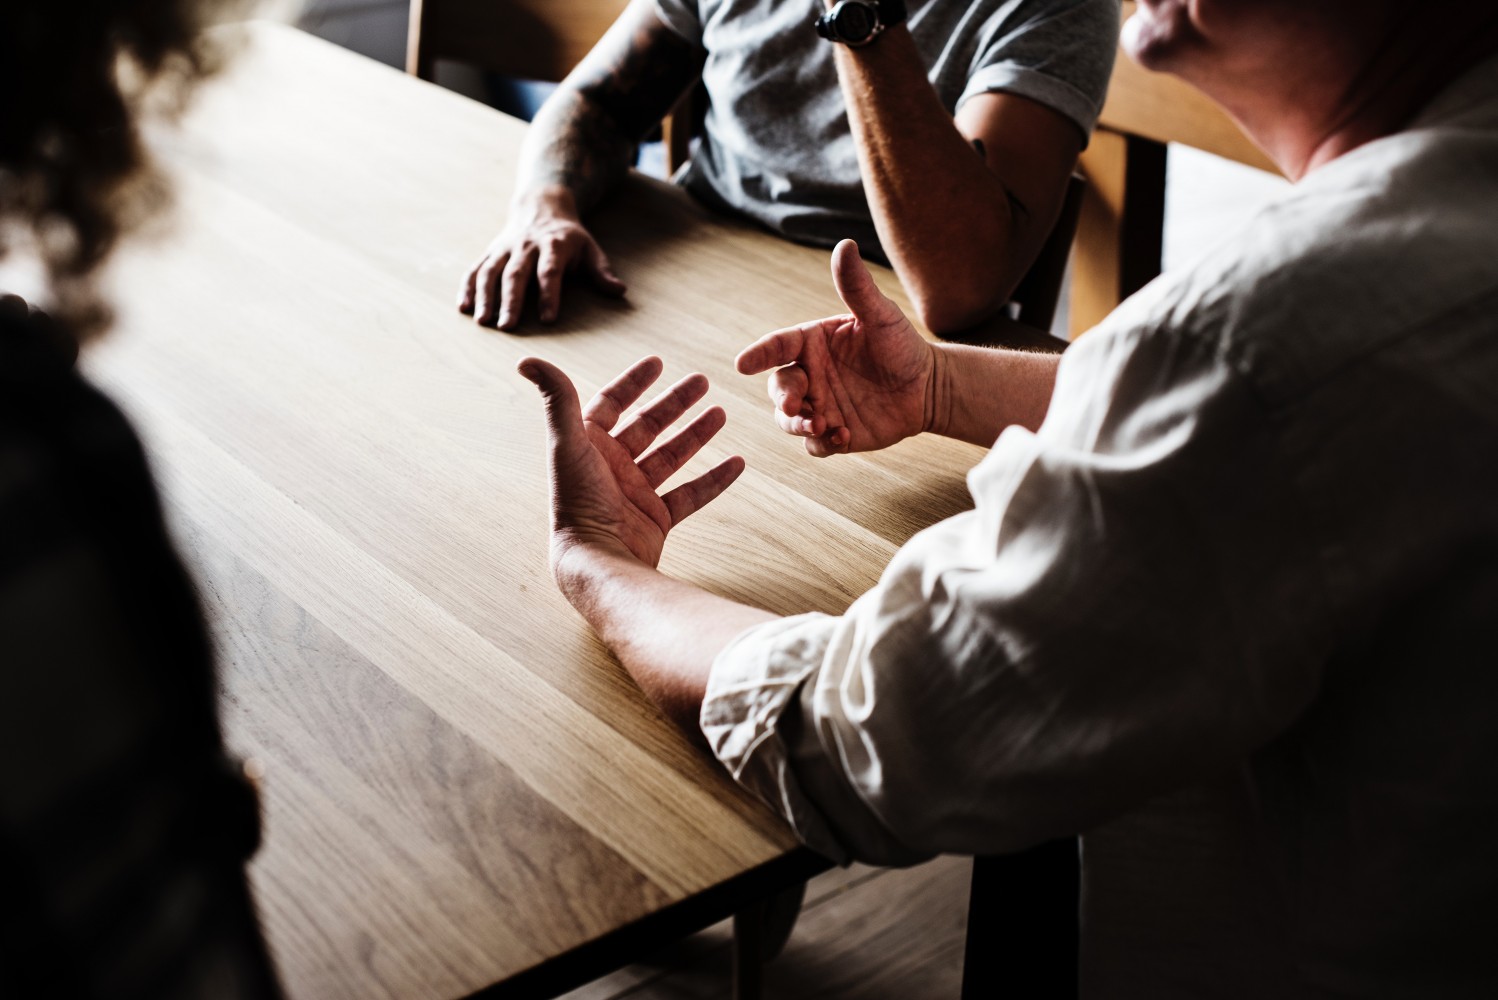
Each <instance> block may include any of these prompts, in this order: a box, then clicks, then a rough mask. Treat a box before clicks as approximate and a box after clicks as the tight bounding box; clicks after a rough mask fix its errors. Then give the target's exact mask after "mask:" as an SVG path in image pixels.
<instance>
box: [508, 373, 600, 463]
mask: <svg viewBox="0 0 1498 1000" xmlns="http://www.w3.org/2000/svg"><path fill="white" fill-rule="evenodd" d="M516 370H517V371H519V372H520V374H521V375H522V376H524V377H525V378H527V379H529V380H530V381H531V382H533V383H535V385H536V388H538V389H540V390H541V396H542V397H543V398H544V400H545V402H546V426H547V429H548V430H549V431H550V434H551V441H552V445H553V446H554V447H565V446H566V445H569V444H572V443H574V442H576V441H578V440H580V439H582V438H583V437H585V436H586V435H587V431H586V430H585V429H584V428H583V413H582V407H581V406H580V405H579V404H578V399H577V389H576V387H574V386H573V384H572V380H571V379H569V378H568V377H567V375H566V373H565V372H563V371H562V370H561V369H560V368H558V367H557V366H556V365H554V364H552V363H551V362H550V361H543V360H542V359H540V358H522V359H521V361H520V364H518V365H517V366H516Z"/></svg>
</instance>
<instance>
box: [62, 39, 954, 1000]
mask: <svg viewBox="0 0 1498 1000" xmlns="http://www.w3.org/2000/svg"><path fill="white" fill-rule="evenodd" d="M245 38H246V40H245V43H244V45H243V46H242V51H241V52H240V53H239V56H238V58H237V60H236V62H235V64H234V65H233V67H232V68H231V69H230V70H229V71H228V72H226V74H225V75H224V77H223V78H222V79H220V80H218V81H215V82H214V83H213V84H212V85H211V87H210V88H209V89H207V90H206V91H205V92H204V93H203V94H202V95H201V99H200V100H199V102H198V103H197V105H196V106H195V107H194V109H193V111H192V113H191V114H190V115H189V116H188V118H187V119H186V120H185V121H184V122H183V123H182V125H181V126H180V128H179V129H177V130H175V131H171V132H162V133H160V134H158V135H155V136H153V144H154V146H155V148H156V149H157V150H158V151H159V156H160V158H161V159H162V160H163V162H164V164H165V166H166V167H167V168H168V169H169V170H170V172H171V173H172V175H173V176H174V177H175V179H176V182H177V205H176V210H175V213H174V215H173V220H172V222H171V223H170V224H169V225H168V226H166V227H165V231H164V232H163V233H161V234H158V236H157V237H156V238H155V239H153V240H148V241H144V242H140V243H137V244H135V245H132V246H131V247H130V248H128V249H127V250H126V251H125V252H123V253H122V254H121V256H120V258H119V259H118V260H117V262H116V264H115V266H114V268H113V271H112V273H111V280H112V283H113V289H114V297H115V301H116V303H117V306H118V309H119V323H118V329H117V330H116V331H115V332H114V334H113V335H112V336H111V337H110V338H108V339H107V340H106V341H105V342H103V343H101V344H100V345H98V346H97V347H96V348H95V349H93V350H92V351H91V353H90V355H89V356H88V358H87V359H86V369H87V371H88V372H89V374H90V375H91V376H92V377H94V378H95V379H96V380H97V381H98V382H100V383H101V384H102V385H103V386H104V387H105V388H106V390H107V391H109V392H110V393H111V394H112V395H113V396H114V397H115V398H116V399H118V400H119V401H120V402H121V404H122V405H123V406H124V408H125V409H126V411H127V412H128V413H129V414H130V415H131V417H132V419H133V420H134V421H135V422H136V424H137V426H138V427H139V429H140V431H141V433H142V436H143V437H144V439H145V441H146V444H147V448H148V450H149V452H150V454H151V455H152V460H153V465H154V467H155V469H156V472H157V474H158V477H159V479H160V481H161V483H162V488H163V492H164V495H165V498H166V503H167V507H168V511H169V515H170V517H171V520H172V522H173V524H174V526H175V530H176V531H177V534H178V537H179V539H180V541H181V543H182V547H183V549H184V551H185V553H186V554H187V557H188V560H189V563H190V564H191V566H192V567H193V569H194V570H195V572H196V574H197V576H198V578H199V579H200V581H201V584H202V589H203V594H204V601H205V604H206V605H207V607H208V609H209V611H210V613H211V618H212V621H213V625H214V632H215V635H216V636H217V639H218V642H219V649H220V659H221V664H222V670H223V687H224V712H225V717H226V725H227V727H228V731H229V733H230V735H231V738H232V741H233V744H234V746H235V747H237V748H238V749H239V750H241V751H243V752H248V753H251V754H253V755H254V756H256V757H259V758H260V759H261V760H263V761H264V762H265V765H266V768H267V771H268V774H267V778H266V810H267V823H268V828H267V839H266V845H265V848H264V850H263V851H262V853H261V854H260V855H259V856H258V858H257V859H256V861H255V862H254V865H253V868H252V873H253V878H254V881H255V885H256V888H257V891H258V894H259V899H260V905H261V908H262V910H263V912H264V916H265V921H266V927H267V932H268V935H269V937H270V940H271V944H272V948H273V950H274V952H275V954H276V957H277V960H278V962H279V964H280V968H281V971H282V974H283V976H284V978H285V981H286V983H287V985H288V987H289V990H290V993H291V994H292V995H293V996H308V997H311V996H316V997H381V996H390V997H453V996H462V995H467V994H470V993H472V992H475V991H478V990H481V989H484V988H486V987H489V986H491V985H493V984H496V983H502V982H504V981H506V980H507V979H509V978H511V977H513V976H514V975H516V974H517V973H520V972H522V971H524V970H526V969H530V968H532V967H534V966H536V965H538V963H541V962H544V961H546V960H548V959H552V958H554V957H556V956H559V955H568V954H571V953H573V952H574V951H575V950H576V949H579V948H581V947H583V946H585V945H587V944H588V943H589V942H592V941H596V940H597V939H599V938H600V937H601V936H603V935H607V934H609V933H610V932H613V931H615V930H616V929H618V928H620V927H623V926H625V925H629V924H632V923H633V922H635V921H639V920H641V919H642V918H645V917H647V916H649V915H650V914H652V913H655V912H656V911H658V910H660V909H661V908H662V907H665V906H668V905H671V904H673V903H678V902H680V901H682V900H690V899H694V898H698V897H700V896H701V895H702V894H703V893H705V892H708V891H709V890H712V889H714V888H715V887H719V886H722V885H723V884H725V883H727V882H729V880H732V879H734V878H736V877H738V876H740V875H742V873H744V872H746V871H749V870H751V869H755V868H756V866H760V865H763V864H765V863H766V862H770V861H773V860H774V859H777V858H784V857H786V856H787V855H788V852H794V851H797V850H799V848H797V847H796V844H795V840H794V838H793V837H792V836H791V835H790V833H789V831H788V830H787V829H786V827H785V826H784V825H783V824H782V823H781V822H780V821H779V819H778V818H776V817H775V816H773V815H772V814H771V813H770V812H769V811H768V810H766V809H765V808H763V807H762V806H761V805H759V804H758V803H756V802H754V801H752V800H750V799H749V798H748V797H747V796H745V795H744V794H743V793H741V792H740V791H739V790H738V789H737V788H736V787H735V786H734V785H733V783H732V782H731V781H730V780H729V779H728V778H727V777H726V776H725V775H724V774H723V773H722V772H721V771H720V770H719V769H718V768H717V766H716V765H715V764H713V763H712V762H710V761H708V760H706V759H705V758H704V757H703V756H701V755H700V754H698V753H697V752H696V751H695V750H693V749H692V748H691V747H690V746H689V745H688V744H687V743H686V741H685V740H684V739H683V738H682V737H681V736H680V735H679V734H677V733H676V732H675V731H674V730H673V729H672V728H671V727H670V726H669V725H668V724H667V723H666V722H665V721H664V720H663V719H662V717H661V716H660V714H659V713H658V712H657V711H656V710H655V709H654V707H653V706H651V705H650V704H649V703H648V702H647V701H646V700H645V699H644V698H643V697H641V696H640V694H639V692H638V691H637V690H636V689H635V687H634V686H633V684H631V683H630V681H629V679H628V678H627V676H625V675H624V673H623V671H622V670H621V669H620V668H619V666H618V665H617V664H616V663H615V662H614V661H613V660H612V658H611V657H610V656H609V655H608V654H607V652H606V651H605V650H604V649H603V648H602V647H601V646H600V645H599V644H598V642H597V641H596V639H595V638H594V637H593V636H592V635H591V633H590V632H589V631H588V629H587V628H586V626H585V624H584V623H583V622H582V621H581V620H580V619H579V618H578V617H577V616H576V615H575V614H574V613H573V612H572V611H571V609H570V608H569V607H568V606H567V605H566V604H565V602H564V601H562V599H561V598H560V597H559V596H558V595H557V593H556V592H555V588H554V587H553V585H552V582H551V579H550V576H549V573H548V570H547V565H546V537H545V525H546V517H547V511H546V490H545V478H544V476H545V462H544V453H543V440H544V427H543V422H542V414H541V408H540V406H539V401H538V399H537V397H536V395H535V392H534V390H533V389H532V387H531V386H530V385H529V384H528V383H526V382H524V380H522V379H521V378H520V377H519V376H518V375H516V374H515V372H514V366H515V363H516V362H517V361H518V360H519V358H521V357H523V356H524V355H526V354H531V353H539V354H542V355H544V356H546V357H548V358H551V359H553V360H555V361H556V362H558V363H559V364H561V365H563V366H564V367H565V368H567V369H568V370H569V371H570V372H571V373H572V374H573V375H574V377H575V378H576V380H577V381H578V383H579V388H580V389H581V390H582V391H583V392H584V394H587V393H589V392H591V391H593V390H594V389H596V388H597V387H598V386H599V385H601V384H602V383H603V382H604V381H606V380H607V379H609V378H610V377H612V376H613V375H614V374H615V373H616V372H617V371H618V370H619V369H621V368H622V367H624V366H625V365H626V364H628V363H629V362H631V361H633V360H635V359H636V358H638V357H640V356H641V355H643V354H646V353H657V354H659V355H661V356H662V357H663V358H664V359H665V360H666V362H667V373H666V377H667V378H674V377H678V376H680V375H682V374H685V373H686V372H688V371H692V370H698V371H703V372H705V373H706V374H707V375H708V376H709V378H710V379H711V380H712V382H713V384H714V388H713V390H712V392H711V394H710V401H711V402H716V403H721V404H722V405H723V406H724V407H725V409H726V410H727V411H728V417H729V424H728V429H727V430H726V431H725V432H724V433H723V435H722V436H721V439H720V440H719V441H717V442H715V443H714V445H713V447H711V448H709V449H708V454H707V455H705V456H704V457H703V458H701V459H699V460H698V461H697V464H696V467H699V468H700V467H704V466H705V465H706V463H708V462H711V461H713V460H714V459H715V458H717V457H719V456H721V455H723V454H726V453H728V452H729V451H733V452H737V453H740V454H743V455H744V456H745V457H746V459H747V460H748V465H749V471H748V472H747V473H746V474H745V476H744V478H743V479H742V480H741V482H740V483H739V484H737V485H736V486H735V487H734V489H733V490H731V491H730V492H729V493H728V494H727V495H725V496H724V497H723V498H722V499H721V500H720V501H719V502H717V503H716V504H714V505H713V506H712V507H710V508H709V509H707V510H705V511H703V512H702V513H701V514H699V515H698V516H696V517H694V518H693V519H692V520H691V521H689V522H687V523H686V524H685V525H683V527H682V528H681V529H680V531H679V532H678V533H677V534H676V535H675V536H674V537H673V542H672V545H671V546H670V547H669V550H668V554H667V558H666V564H665V568H666V569H667V571H669V572H672V573H674V574H676V575H678V576H681V577H683V578H686V579H690V580H693V581H695V582H698V583H700V584H702V585H703V586H706V587H708V588H710V589H712V590H714V591H716V592H719V593H723V594H726V595H728V596H731V597H734V598H737V599H740V600H745V601H749V602H752V603H755V604H758V605H761V606H764V607H767V608H769V609H771V610H774V611H777V612H783V613H790V612H800V611H807V610H822V611H829V612H837V611H840V610H842V609H843V608H844V607H846V606H847V604H848V603H849V602H850V601H851V600H852V599H853V598H854V597H855V596H857V594H859V593H860V592H862V591H863V590H864V589H866V588H867V587H868V586H870V585H871V584H872V583H873V582H874V581H875V580H876V579H877V576H878V573H879V571H880V570H881V568H882V567H883V565H884V564H885V562H886V561H887V560H888V558H889V556H890V555H891V554H892V553H893V551H894V549H895V548H896V547H897V546H898V545H899V544H900V543H901V542H903V541H904V540H905V539H906V538H908V537H909V536H910V535H911V534H912V533H914V532H915V531H917V530H919V529H920V528H922V527H924V526H925V525H927V524H929V523H930V522H932V521H934V520H936V519H938V518H940V517H944V516H947V515H949V514H952V513H954V512H956V511H958V510H961V509H962V508H963V507H965V506H966V505H967V502H968V501H967V495H966V492H965V490H964V488H963V479H962V477H963V474H964V472H965V470H966V469H967V468H969V467H970V466H971V465H972V464H973V463H974V462H975V461H976V459H977V458H978V457H979V455H980V452H979V450H978V449H974V448H971V447H968V446H964V445H959V444H956V443H953V442H945V441H921V442H910V443H907V445H906V446H903V447H899V448H895V449H892V450H891V451H889V452H887V453H884V454H880V455H876V456H869V457H842V458H838V459H835V460H832V461H825V462H818V461H814V460H812V459H809V458H807V457H806V456H805V455H804V453H803V452H802V450H801V448H800V446H799V443H798V442H796V441H793V440H791V439H788V438H785V437H783V436H782V435H781V434H780V433H779V432H778V431H777V430H775V428H774V426H773V422H772V421H771V419H770V416H769V412H768V405H767V403H766V401H765V398H764V383H763V380H762V379H761V378H753V379H746V378H741V377H740V376H738V375H736V374H735V373H734V372H733V370H732V359H733V356H734V354H735V353H736V351H737V350H738V349H739V348H740V347H742V346H743V345H744V344H746V343H748V342H749V341H750V340H751V339H752V338H754V337H756V336H758V335H759V334H761V333H763V332H765V331H767V330H769V329H772V328H774V327H777V326H781V325H785V324H787V323H791V322H796V321H800V320H803V319H807V318H811V317H815V316H818V315H824V314H827V313H830V312H834V311H839V310H840V306H839V304H838V302H837V300H836V298H835V296H834V294H833V292H832V288H831V282H830V280H829V276H828V272H827V259H826V258H827V255H826V253H825V252H824V251H820V250H813V249H808V248H805V247H796V246H792V245H789V244H786V243H784V242H781V241H779V240H776V239H774V238H773V237H771V236H769V235H767V234H765V233H763V232H760V231H758V230H756V229H753V228H750V227H748V226H743V225H738V224H735V223H732V222H729V221H726V220H723V219H720V218H716V217H713V216H710V215H709V214H708V213H706V212H705V211H703V210H702V209H700V208H699V207H697V206H696V205H695V204H693V203H692V202H691V201H690V200H689V199H688V198H686V197H685V196H684V195H683V194H682V193H681V192H679V191H677V190H676V189H674V188H671V187H669V186H667V185H663V184H659V183H655V182H651V181H649V180H647V179H643V178H634V179H632V180H631V181H630V182H629V184H628V186H627V189H626V190H625V191H624V192H623V194H622V195H621V197H619V198H616V199H615V200H614V201H613V202H612V203H611V205H610V207H608V208H607V209H606V210H605V211H604V212H603V213H602V214H601V215H600V216H599V218H598V220H597V229H598V232H599V234H600V237H601V239H602V240H603V242H604V245H605V246H606V247H607V248H608V249H609V251H610V253H611V255H612V256H613V258H614V260H615V261H616V263H617V264H618V266H619V269H620V271H621V273H622V275H623V276H624V277H625V279H626V280H628V281H629V282H630V284H631V290H630V295H629V298H628V299H627V300H625V301H623V302H614V301H604V300H600V299H597V298H595V297H593V296H592V295H591V294H590V293H589V292H587V291H586V290H577V289H574V290H569V291H568V292H567V293H566V295H565V297H564V303H563V319H562V321H561V322H560V323H558V324H557V325H556V326H555V327H552V328H548V329H544V330H543V329H541V328H540V327H538V326H536V325H534V324H527V325H526V326H525V328H524V332H523V333H522V334H520V335H514V336H512V335H506V334H500V333H496V332H494V331H492V330H482V329H479V328H477V327H475V326H474V325H473V323H472V322H471V321H470V320H468V319H467V318H465V317H462V316H460V315H459V314H458V313H457V312H456V311H455V309H454V307H453V303H454V299H455V293H456V286H457V281H458V278H459V277H460V275H461V274H462V273H463V269H464V266H465V265H466V264H467V263H468V261H469V259H470V258H471V257H472V256H474V255H475V254H477V253H478V252H479V250H480V249H481V248H482V247H483V246H484V245H485V243H486V242H487V240H488V239H489V237H490V236H491V235H492V233H493V231H494V230H495V229H496V227H497V226H498V225H499V224H500V223H501V222H502V220H503V205H504V203H505V201H506V199H507V195H508V190H509V180H510V174H511V172H512V170H513V166H514V157H515V150H516V146H517V144H518V142H519V140H520V138H521V136H522V135H523V126H522V125H520V124H519V123H517V122H514V121H512V120H509V119H506V118H504V117H503V116H500V115H498V114H496V113H494V112H492V111H489V110H488V109H485V108H482V107H480V106H479V105H476V104H474V103H472V102H470V101H467V100H466V99H463V98H461V97H458V96H456V95H453V94H449V93H447V92H445V91H442V90H440V89H438V88H436V87H434V86H430V85H427V84H424V83H421V82H419V81H416V80H414V79H412V78H410V77H407V76H404V75H403V74H400V73H398V72H395V71H392V70H388V69H386V68H384V67H381V66H378V65H376V64H374V63H371V62H368V61H366V60H363V59H360V58H358V57H355V56H352V55H349V54H347V53H344V52H341V51H339V50H336V49H334V48H333V47H331V46H329V45H326V44H325V43H322V42H319V41H317V40H315V39H312V38H310V37H307V36H304V35H301V34H299V33H296V32H294V31H291V30H290V29H285V28H279V27H276V26H271V25H255V26H252V27H250V28H248V29H247V30H246V32H245ZM879 280H880V282H881V284H882V285H883V286H884V287H885V288H886V289H887V290H888V292H889V293H890V294H891V296H892V297H894V298H895V299H896V301H898V302H900V303H901V304H902V305H905V304H906V303H905V300H904V296H903V294H902V293H901V292H900V290H899V287H898V284H897V282H896V281H895V280H894V278H893V275H892V274H890V273H889V272H888V271H881V272H879ZM773 888H777V887H776V886H765V887H764V889H765V891H769V890H771V889H773ZM660 943H662V944H664V943H665V942H660Z"/></svg>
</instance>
